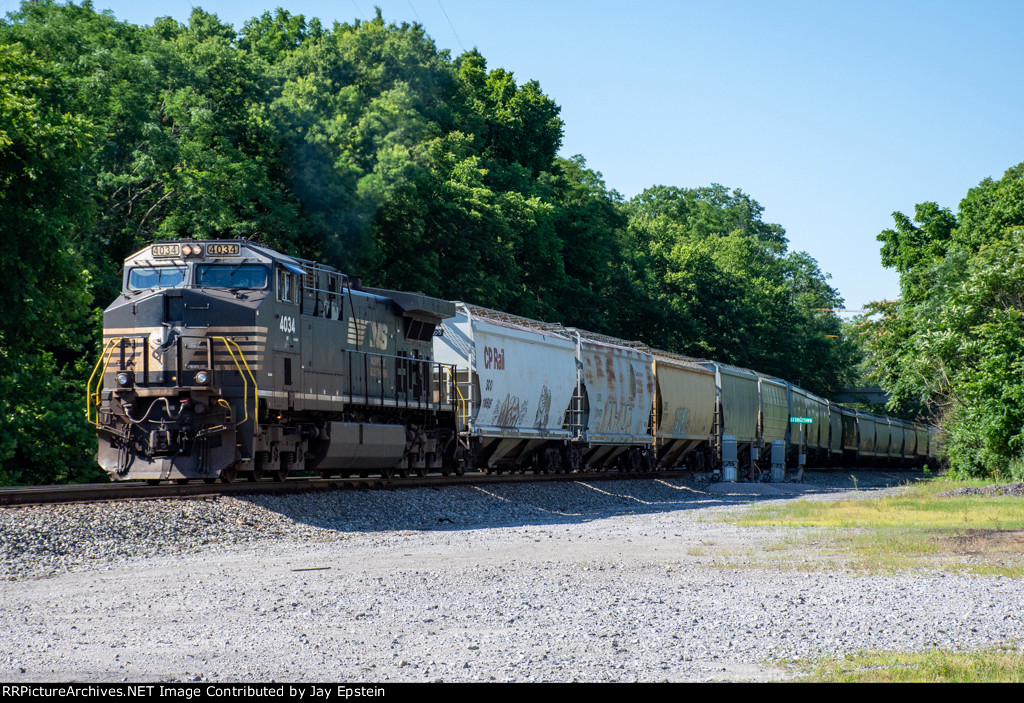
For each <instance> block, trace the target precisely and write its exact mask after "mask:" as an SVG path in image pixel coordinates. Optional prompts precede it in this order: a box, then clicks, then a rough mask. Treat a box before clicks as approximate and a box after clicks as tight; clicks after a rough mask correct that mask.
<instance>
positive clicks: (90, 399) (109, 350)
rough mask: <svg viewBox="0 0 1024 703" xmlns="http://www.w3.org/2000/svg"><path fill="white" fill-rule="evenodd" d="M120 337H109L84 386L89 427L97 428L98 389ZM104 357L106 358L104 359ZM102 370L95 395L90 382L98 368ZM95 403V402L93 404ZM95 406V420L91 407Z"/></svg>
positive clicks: (100, 386) (86, 418)
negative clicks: (94, 426)
mask: <svg viewBox="0 0 1024 703" xmlns="http://www.w3.org/2000/svg"><path fill="white" fill-rule="evenodd" d="M122 339H123V338H122V337H111V339H110V341H108V342H107V343H106V345H105V346H104V347H103V351H101V352H100V358H99V359H97V360H96V365H95V366H93V367H92V373H91V374H89V380H88V382H86V384H85V420H86V422H88V423H89V424H90V425H97V426H99V422H100V414H99V410H98V408H99V406H100V388H102V386H103V376H104V375H105V374H106V368H107V365H108V364H109V363H110V357H111V356H112V355H113V353H114V347H116V346H117V345H118V344H119V343H120V342H121V340H122ZM104 357H106V358H104ZM101 366H102V368H103V369H104V371H103V373H101V374H100V377H99V379H97V381H96V393H95V395H93V393H92V380H93V378H95V377H96V372H97V371H99V369H100V367H101ZM94 401H95V402H94ZM93 405H95V406H96V408H97V411H96V419H95V420H93V419H92V407H93Z"/></svg>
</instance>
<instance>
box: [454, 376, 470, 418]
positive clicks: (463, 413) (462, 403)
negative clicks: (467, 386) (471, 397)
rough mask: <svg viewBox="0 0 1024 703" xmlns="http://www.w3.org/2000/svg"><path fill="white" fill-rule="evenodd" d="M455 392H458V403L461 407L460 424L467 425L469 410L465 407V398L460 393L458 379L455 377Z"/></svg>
mask: <svg viewBox="0 0 1024 703" xmlns="http://www.w3.org/2000/svg"><path fill="white" fill-rule="evenodd" d="M455 392H456V393H458V394H459V405H460V406H461V407H462V411H461V412H460V413H459V415H460V417H461V418H462V426H463V427H468V426H469V410H467V409H466V405H467V402H466V398H465V396H463V395H462V391H461V390H460V389H459V382H458V379H455Z"/></svg>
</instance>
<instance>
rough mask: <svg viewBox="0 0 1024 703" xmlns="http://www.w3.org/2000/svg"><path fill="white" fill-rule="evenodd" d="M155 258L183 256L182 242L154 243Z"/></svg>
mask: <svg viewBox="0 0 1024 703" xmlns="http://www.w3.org/2000/svg"><path fill="white" fill-rule="evenodd" d="M151 251H152V252H153V258H155V259H172V258H174V257H176V256H181V245H180V244H154V245H153V248H152V249H151Z"/></svg>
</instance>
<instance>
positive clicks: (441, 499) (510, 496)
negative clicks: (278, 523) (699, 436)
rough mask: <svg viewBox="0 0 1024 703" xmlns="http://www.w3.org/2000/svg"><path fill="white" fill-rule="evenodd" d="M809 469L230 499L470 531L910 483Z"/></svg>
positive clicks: (321, 515)
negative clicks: (714, 477)
mask: <svg viewBox="0 0 1024 703" xmlns="http://www.w3.org/2000/svg"><path fill="white" fill-rule="evenodd" d="M856 476H857V478H856V480H854V479H853V478H852V476H851V475H850V473H849V472H835V471H833V472H820V473H818V472H815V473H810V474H809V475H808V477H807V479H806V482H805V483H802V484H795V483H775V484H772V483H702V482H695V481H693V480H689V479H653V480H621V479H620V480H582V481H573V482H565V483H554V482H543V483H516V484H488V485H477V486H468V485H467V486H448V487H443V488H397V489H388V490H371V491H333V492H323V493H305V494H295V495H277V496H274V495H252V496H239V497H238V498H237V499H238V500H240V501H244V502H247V503H249V504H251V505H254V506H259V507H260V508H263V509H265V510H267V511H270V512H274V513H277V514H279V515H281V516H284V517H286V518H288V519H290V520H292V521H294V522H296V523H299V524H303V525H308V526H311V527H316V528H321V529H324V530H330V531H337V532H390V531H396V530H421V531H422V530H434V531H436V530H472V529H482V528H492V527H520V526H526V525H552V524H568V523H583V522H590V521H593V520H600V519H604V518H609V517H613V516H617V515H652V514H660V513H671V512H678V511H683V510H693V509H706V508H714V507H726V506H738V505H743V504H745V503H753V502H759V501H764V500H780V499H786V498H799V497H804V496H815V495H817V496H824V495H827V494H831V493H836V492H842V491H850V490H854V489H857V490H858V491H859V492H860V493H861V494H863V497H865V498H868V497H870V496H871V493H872V489H880V488H886V487H892V486H898V485H900V484H904V483H907V482H908V481H914V480H917V479H918V478H920V477H921V474H920V473H913V472H894V473H888V472H861V473H858V474H856Z"/></svg>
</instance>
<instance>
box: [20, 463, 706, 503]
mask: <svg viewBox="0 0 1024 703" xmlns="http://www.w3.org/2000/svg"><path fill="white" fill-rule="evenodd" d="M689 473H690V472H688V471H682V470H673V471H648V472H631V473H618V472H593V473H573V474H485V473H470V474H465V475H463V476H425V477H411V478H391V479H386V478H380V477H371V478H329V479H325V478H302V477H296V478H290V479H288V480H286V481H273V480H270V479H264V480H261V481H242V482H238V483H203V482H192V483H185V484H179V483H172V482H167V483H161V484H157V485H151V484H149V483H147V482H145V481H126V482H123V483H83V484H73V485H61V486H12V487H5V488H0V507H17V506H25V505H44V504H61V503H88V502H93V501H120V500H161V499H167V498H191V499H195V498H209V497H213V496H224V495H253V494H257V493H266V494H286V493H308V492H312V491H333V490H372V489H393V488H403V487H408V488H425V487H440V486H455V485H467V484H493V483H523V482H527V481H580V480H584V479H585V480H588V481H591V480H624V479H651V478H680V477H682V476H686V475H689Z"/></svg>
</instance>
